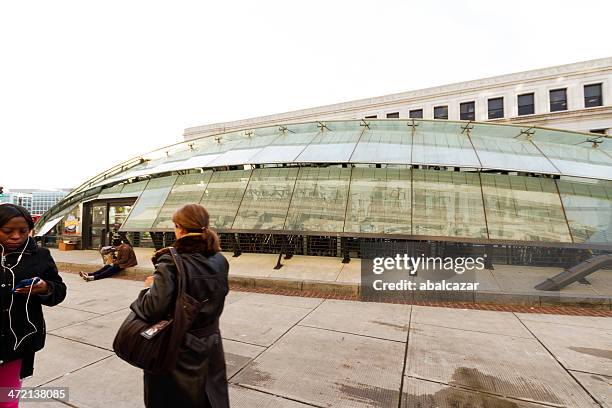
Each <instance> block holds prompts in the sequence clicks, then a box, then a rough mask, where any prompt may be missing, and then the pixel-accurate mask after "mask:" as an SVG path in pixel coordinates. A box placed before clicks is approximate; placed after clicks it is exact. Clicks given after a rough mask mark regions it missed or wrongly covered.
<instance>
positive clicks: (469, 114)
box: [459, 102, 476, 120]
mask: <svg viewBox="0 0 612 408" xmlns="http://www.w3.org/2000/svg"><path fill="white" fill-rule="evenodd" d="M459 119H461V120H476V106H475V103H474V102H463V103H461V104H459Z"/></svg>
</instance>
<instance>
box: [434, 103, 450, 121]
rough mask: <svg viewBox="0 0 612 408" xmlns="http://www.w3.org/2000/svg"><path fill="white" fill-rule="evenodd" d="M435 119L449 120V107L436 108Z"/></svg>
mask: <svg viewBox="0 0 612 408" xmlns="http://www.w3.org/2000/svg"><path fill="white" fill-rule="evenodd" d="M434 119H448V106H436V107H434Z"/></svg>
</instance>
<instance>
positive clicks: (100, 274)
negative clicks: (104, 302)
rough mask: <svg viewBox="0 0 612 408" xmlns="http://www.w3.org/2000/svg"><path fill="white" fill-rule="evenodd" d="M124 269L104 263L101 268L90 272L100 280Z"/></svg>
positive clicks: (95, 278)
mask: <svg viewBox="0 0 612 408" xmlns="http://www.w3.org/2000/svg"><path fill="white" fill-rule="evenodd" d="M122 270H123V268H120V267H118V266H117V265H104V266H103V267H102V268H101V269H99V270H97V271H96V272H94V273H90V274H89V275H90V276H93V277H94V280H98V279H104V278H109V277H111V276H113V275H114V274H116V273H118V272H120V271H122Z"/></svg>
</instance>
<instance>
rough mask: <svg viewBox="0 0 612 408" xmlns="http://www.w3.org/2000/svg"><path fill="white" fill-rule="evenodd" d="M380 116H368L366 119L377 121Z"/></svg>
mask: <svg viewBox="0 0 612 408" xmlns="http://www.w3.org/2000/svg"><path fill="white" fill-rule="evenodd" d="M377 117H378V116H376V115H370V116H366V117H365V118H366V119H376V118H377Z"/></svg>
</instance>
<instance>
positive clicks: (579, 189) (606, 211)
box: [557, 179, 612, 244]
mask: <svg viewBox="0 0 612 408" xmlns="http://www.w3.org/2000/svg"><path fill="white" fill-rule="evenodd" d="M557 185H558V186H559V192H560V194H561V199H562V200H563V207H564V209H565V214H566V215H567V221H568V223H569V226H570V230H571V232H572V237H573V238H574V242H580V243H607V244H612V182H610V181H604V180H598V181H596V180H588V179H584V180H557Z"/></svg>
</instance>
